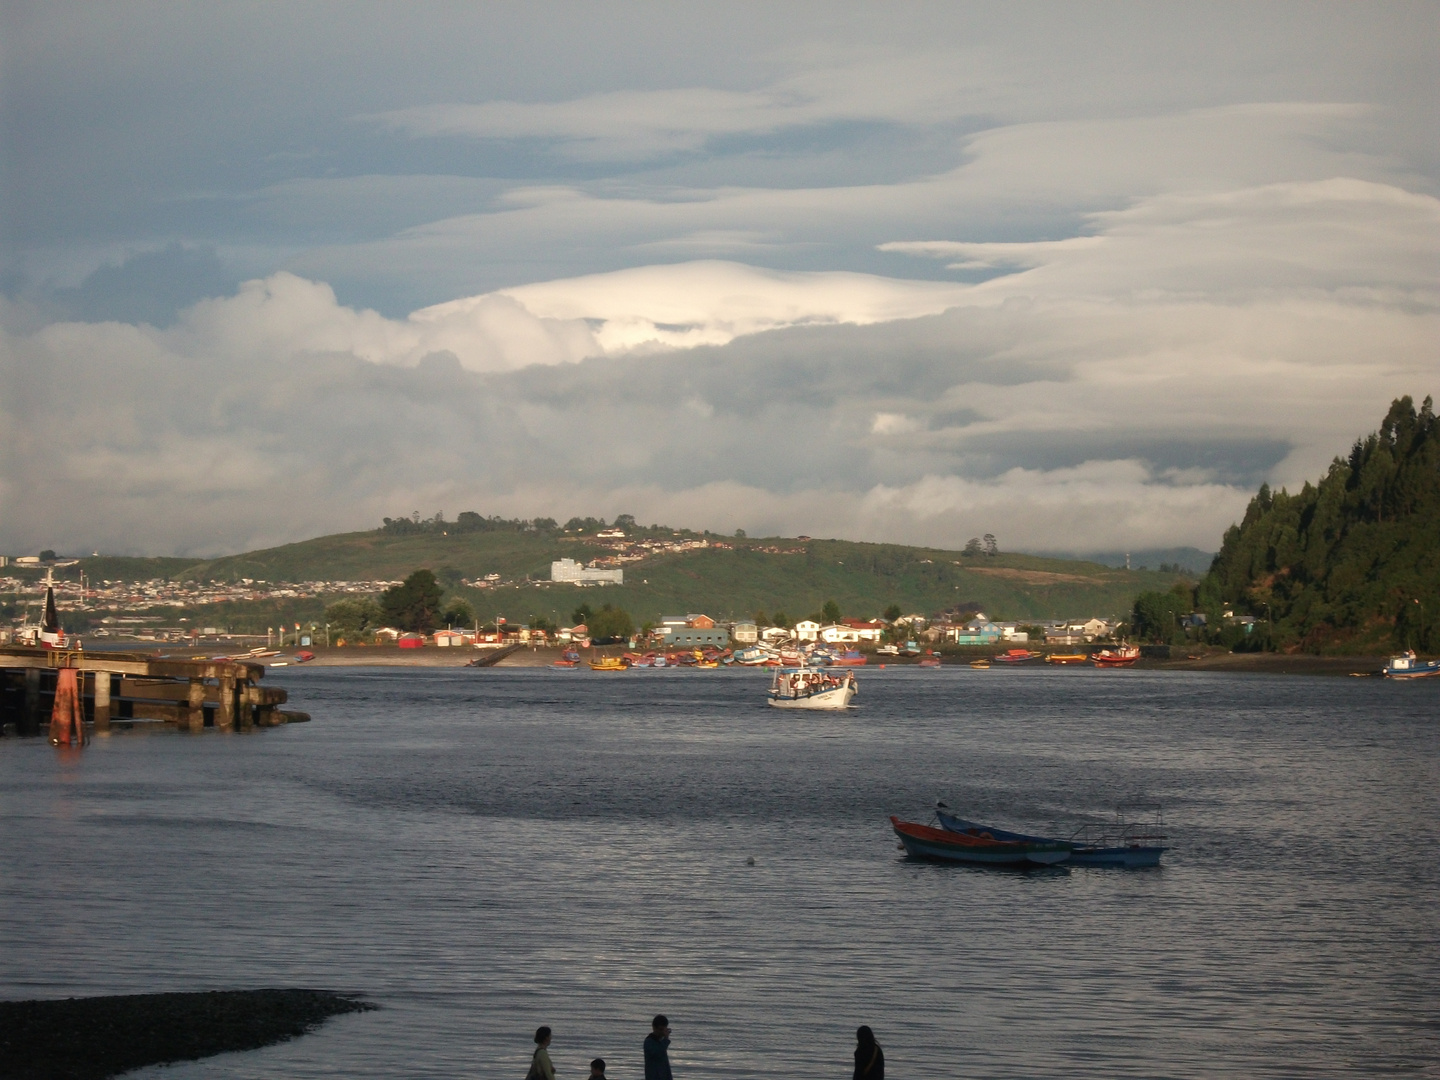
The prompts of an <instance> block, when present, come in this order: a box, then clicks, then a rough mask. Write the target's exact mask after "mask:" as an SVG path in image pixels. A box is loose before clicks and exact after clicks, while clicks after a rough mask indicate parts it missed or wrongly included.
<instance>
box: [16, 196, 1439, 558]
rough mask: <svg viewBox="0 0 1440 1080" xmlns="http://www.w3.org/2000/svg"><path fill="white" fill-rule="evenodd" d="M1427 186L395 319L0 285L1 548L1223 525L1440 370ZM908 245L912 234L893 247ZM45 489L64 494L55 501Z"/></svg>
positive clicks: (577, 281)
mask: <svg viewBox="0 0 1440 1080" xmlns="http://www.w3.org/2000/svg"><path fill="white" fill-rule="evenodd" d="M1437 206H1440V203H1437V200H1436V199H1434V198H1433V197H1431V196H1428V195H1419V194H1414V193H1410V192H1406V191H1404V190H1403V189H1400V188H1397V187H1395V186H1393V185H1384V184H1378V183H1374V182H1371V181H1360V180H1353V179H1322V180H1319V181H1307V182H1287V183H1281V184H1265V185H1260V186H1254V187H1247V188H1232V189H1227V190H1215V191H1186V192H1165V193H1161V194H1158V195H1154V196H1149V197H1144V198H1137V199H1134V200H1131V201H1130V202H1129V203H1128V205H1126V206H1124V207H1122V208H1119V209H1113V210H1104V211H1099V212H1095V213H1092V214H1091V215H1090V216H1089V217H1087V218H1086V220H1085V227H1086V228H1087V230H1088V231H1089V235H1088V236H1087V237H1086V238H1085V239H1086V241H1087V242H1085V243H1068V242H1066V243H1051V244H1039V245H1036V244H1028V243H1027V244H1022V245H1019V250H1018V251H1016V252H1013V253H1012V252H1011V251H1009V250H1007V246H1006V245H998V244H995V243H994V242H984V243H983V244H982V246H980V247H979V248H978V249H975V248H970V247H963V248H956V247H954V246H951V245H956V244H959V245H966V244H967V242H966V241H964V240H954V239H948V238H947V239H940V240H938V241H936V242H933V243H932V242H921V243H919V244H918V246H917V245H915V244H914V243H913V242H907V244H909V246H907V247H906V248H905V249H904V250H905V252H906V254H907V255H909V256H923V257H926V258H933V257H935V256H939V257H941V258H947V259H948V258H953V257H955V256H956V253H957V251H958V252H959V255H960V257H962V258H972V257H974V258H979V257H983V258H984V259H986V260H989V261H990V262H991V263H992V264H997V265H1004V266H1007V267H1013V268H1017V269H1016V272H1012V273H1007V274H1003V275H1001V276H997V277H993V278H991V279H990V280H987V281H984V282H981V283H978V284H970V285H964V284H954V283H935V282H911V281H903V280H893V279H884V278H880V277H876V276H868V275H856V274H838V273H813V274H810V273H794V272H776V271H771V270H765V269H760V268H755V267H747V266H744V265H741V264H735V263H725V262H697V263H688V264H681V265H679V266H669V267H644V268H636V269H633V270H626V271H621V272H617V273H613V274H601V275H587V276H582V277H577V278H566V279H560V280H555V281H550V282H544V283H537V284H534V285H528V286H520V287H515V288H511V289H506V290H504V291H503V292H498V293H486V294H482V295H479V296H476V297H471V298H468V299H465V300H462V301H455V302H452V303H447V304H442V305H437V306H435V307H431V308H426V309H421V310H420V311H417V312H414V313H412V314H411V315H410V316H408V317H406V318H403V319H389V318H386V317H384V316H382V315H380V314H378V313H376V312H374V311H367V310H363V309H355V308H351V307H347V306H345V305H342V304H340V303H338V302H337V300H336V298H335V295H334V293H333V291H332V290H331V289H330V288H329V287H328V286H326V285H324V284H322V283H318V282H313V281H307V280H304V279H302V278H299V277H297V276H294V275H291V274H276V275H272V276H271V277H269V278H266V279H263V280H257V281H252V282H248V283H246V284H245V285H243V286H242V287H241V288H240V290H239V291H238V292H237V294H236V295H234V296H231V297H228V298H223V299H215V300H207V301H204V302H202V303H200V304H197V305H194V306H192V307H191V308H189V309H187V310H186V311H184V312H182V314H181V316H180V317H179V319H177V321H176V322H175V323H174V325H172V326H170V327H168V328H165V329H157V328H154V327H150V326H144V325H127V324H123V323H115V322H111V323H95V324H82V323H55V324H49V325H45V324H43V321H42V322H40V323H36V321H35V320H34V319H33V318H30V317H27V314H26V312H24V311H23V310H21V309H20V308H18V307H15V306H13V305H11V306H7V307H6V308H5V309H4V310H3V312H0V316H3V317H0V323H3V325H4V327H5V331H4V334H3V337H0V387H3V390H4V392H3V394H0V477H3V478H4V483H3V486H0V543H3V544H4V546H6V547H9V548H11V549H12V550H22V549H27V548H36V547H39V546H47V547H55V548H57V550H58V549H65V548H70V549H77V550H78V549H81V548H85V549H89V548H93V547H104V548H107V549H110V550H139V551H166V550H176V551H218V550H233V549H235V548H238V547H245V546H251V545H254V544H260V543H275V542H281V541H285V540H292V539H298V538H301V537H303V536H306V535H311V534H314V533H319V532H327V531H332V530H335V529H340V528H357V527H365V526H370V525H373V524H374V522H375V521H377V520H378V519H379V518H380V517H381V516H382V515H392V516H393V515H394V514H396V513H406V512H409V511H410V510H413V509H420V510H422V512H424V513H431V512H433V511H434V510H437V509H444V510H447V511H449V512H450V513H452V514H453V513H455V512H458V511H459V510H461V509H470V508H474V509H479V510H482V511H485V512H498V513H509V514H523V515H526V516H529V515H535V514H545V515H550V516H562V515H568V514H570V513H593V514H602V515H604V516H606V517H610V516H613V515H614V514H616V513H619V512H631V513H636V514H637V515H639V516H641V517H645V518H647V519H649V520H669V521H672V522H675V523H686V524H690V525H694V526H702V527H710V528H715V529H722V530H727V531H728V530H730V529H734V528H736V527H743V528H746V529H747V530H749V531H751V532H765V531H771V530H781V531H788V532H792V533H793V532H801V531H803V532H808V533H810V534H812V535H824V534H827V533H829V534H834V535H843V536H851V537H857V538H869V539H890V540H908V541H923V542H928V543H935V544H942V545H955V544H963V542H964V540H965V539H966V538H968V537H969V536H972V535H977V534H981V533H984V532H993V533H995V534H996V535H997V536H999V537H1001V540H1002V543H1004V544H1005V545H1006V546H1007V547H1010V548H1020V547H1024V548H1032V549H1035V548H1039V549H1052V550H1086V549H1090V550H1099V549H1124V548H1128V547H1137V546H1142V545H1143V546H1156V547H1160V546H1170V545H1178V544H1194V545H1195V546H1199V547H1202V548H1213V547H1214V546H1215V544H1216V543H1217V542H1218V538H1219V535H1220V532H1221V531H1222V530H1223V528H1224V527H1225V526H1226V525H1228V524H1229V522H1230V521H1231V520H1233V519H1234V518H1235V517H1236V516H1237V515H1238V514H1239V513H1240V511H1241V510H1242V509H1243V506H1244V503H1245V501H1246V500H1247V499H1248V497H1249V495H1250V493H1251V492H1252V491H1253V490H1254V487H1255V486H1257V485H1258V483H1259V482H1260V480H1262V479H1266V480H1269V481H1270V482H1271V483H1272V484H1277V485H1278V484H1286V485H1290V486H1292V487H1293V486H1296V485H1298V484H1299V483H1300V482H1302V481H1303V480H1305V479H1307V478H1312V479H1313V478H1314V477H1315V476H1316V475H1318V474H1319V472H1320V471H1322V470H1323V469H1324V467H1325V466H1326V465H1327V464H1328V462H1329V460H1330V458H1331V457H1332V456H1333V455H1334V454H1336V453H1343V452H1344V451H1345V450H1346V449H1347V448H1348V446H1349V444H1350V442H1351V441H1352V440H1353V439H1354V438H1355V437H1356V436H1358V435H1360V434H1362V433H1363V432H1365V431H1366V430H1369V428H1371V427H1372V426H1373V425H1374V424H1375V423H1376V421H1377V420H1378V418H1379V417H1380V416H1381V415H1382V414H1383V411H1384V409H1385V407H1386V406H1387V405H1388V403H1389V401H1390V399H1391V398H1392V397H1395V396H1398V395H1400V394H1405V393H1409V394H1413V395H1416V396H1417V397H1419V396H1423V395H1424V394H1426V393H1431V392H1434V391H1435V389H1436V388H1437V383H1440V358H1437V355H1436V351H1435V345H1434V343H1435V342H1436V341H1437V340H1440V282H1437V275H1436V269H1435V262H1434V259H1433V252H1434V251H1435V250H1440V213H1437ZM897 257H899V256H897ZM56 492H64V493H65V498H63V499H57V498H56V497H55V493H56Z"/></svg>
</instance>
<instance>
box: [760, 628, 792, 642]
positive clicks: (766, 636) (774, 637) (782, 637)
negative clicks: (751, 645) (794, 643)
mask: <svg viewBox="0 0 1440 1080" xmlns="http://www.w3.org/2000/svg"><path fill="white" fill-rule="evenodd" d="M791 636H792V635H791V633H790V631H789V630H787V629H785V627H783V626H767V627H766V628H765V629H764V630H762V631H760V640H761V641H763V642H765V644H766V645H779V644H780V643H781V642H782V641H789V640H790V638H791Z"/></svg>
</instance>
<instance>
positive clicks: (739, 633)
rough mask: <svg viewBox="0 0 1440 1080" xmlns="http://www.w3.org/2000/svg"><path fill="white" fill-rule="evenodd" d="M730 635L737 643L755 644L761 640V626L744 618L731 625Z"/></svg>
mask: <svg viewBox="0 0 1440 1080" xmlns="http://www.w3.org/2000/svg"><path fill="white" fill-rule="evenodd" d="M730 637H731V638H732V639H734V641H735V644H737V645H754V644H755V643H756V642H757V641H759V640H760V628H759V627H757V626H756V625H755V624H754V623H753V622H750V621H749V620H748V619H742V620H741V621H740V622H737V623H734V624H732V625H731V627H730Z"/></svg>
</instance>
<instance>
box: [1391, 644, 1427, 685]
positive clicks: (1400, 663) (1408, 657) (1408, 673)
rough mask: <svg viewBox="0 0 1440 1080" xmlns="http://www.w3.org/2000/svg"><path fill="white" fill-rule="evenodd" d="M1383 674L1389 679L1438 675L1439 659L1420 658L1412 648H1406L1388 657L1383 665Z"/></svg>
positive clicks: (1422, 677)
mask: <svg viewBox="0 0 1440 1080" xmlns="http://www.w3.org/2000/svg"><path fill="white" fill-rule="evenodd" d="M1385 675H1386V677H1387V678H1391V679H1424V678H1427V677H1428V676H1431V675H1440V660H1421V659H1420V658H1418V657H1417V656H1416V655H1415V650H1414V649H1406V650H1405V651H1404V652H1403V653H1401V654H1400V655H1399V656H1392V657H1390V660H1389V662H1388V663H1387V664H1386V665H1385Z"/></svg>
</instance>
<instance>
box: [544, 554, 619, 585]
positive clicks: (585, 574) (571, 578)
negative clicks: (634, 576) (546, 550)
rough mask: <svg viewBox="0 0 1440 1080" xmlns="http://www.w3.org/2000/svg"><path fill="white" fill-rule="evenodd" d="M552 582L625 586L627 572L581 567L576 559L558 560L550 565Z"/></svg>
mask: <svg viewBox="0 0 1440 1080" xmlns="http://www.w3.org/2000/svg"><path fill="white" fill-rule="evenodd" d="M550 580H551V581H560V582H568V583H569V584H572V585H623V584H625V571H624V570H623V569H620V568H618V567H617V568H615V569H613V570H608V569H601V568H599V567H593V566H581V565H580V564H579V563H578V562H576V561H575V560H574V559H556V560H555V561H554V562H552V563H551V564H550Z"/></svg>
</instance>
